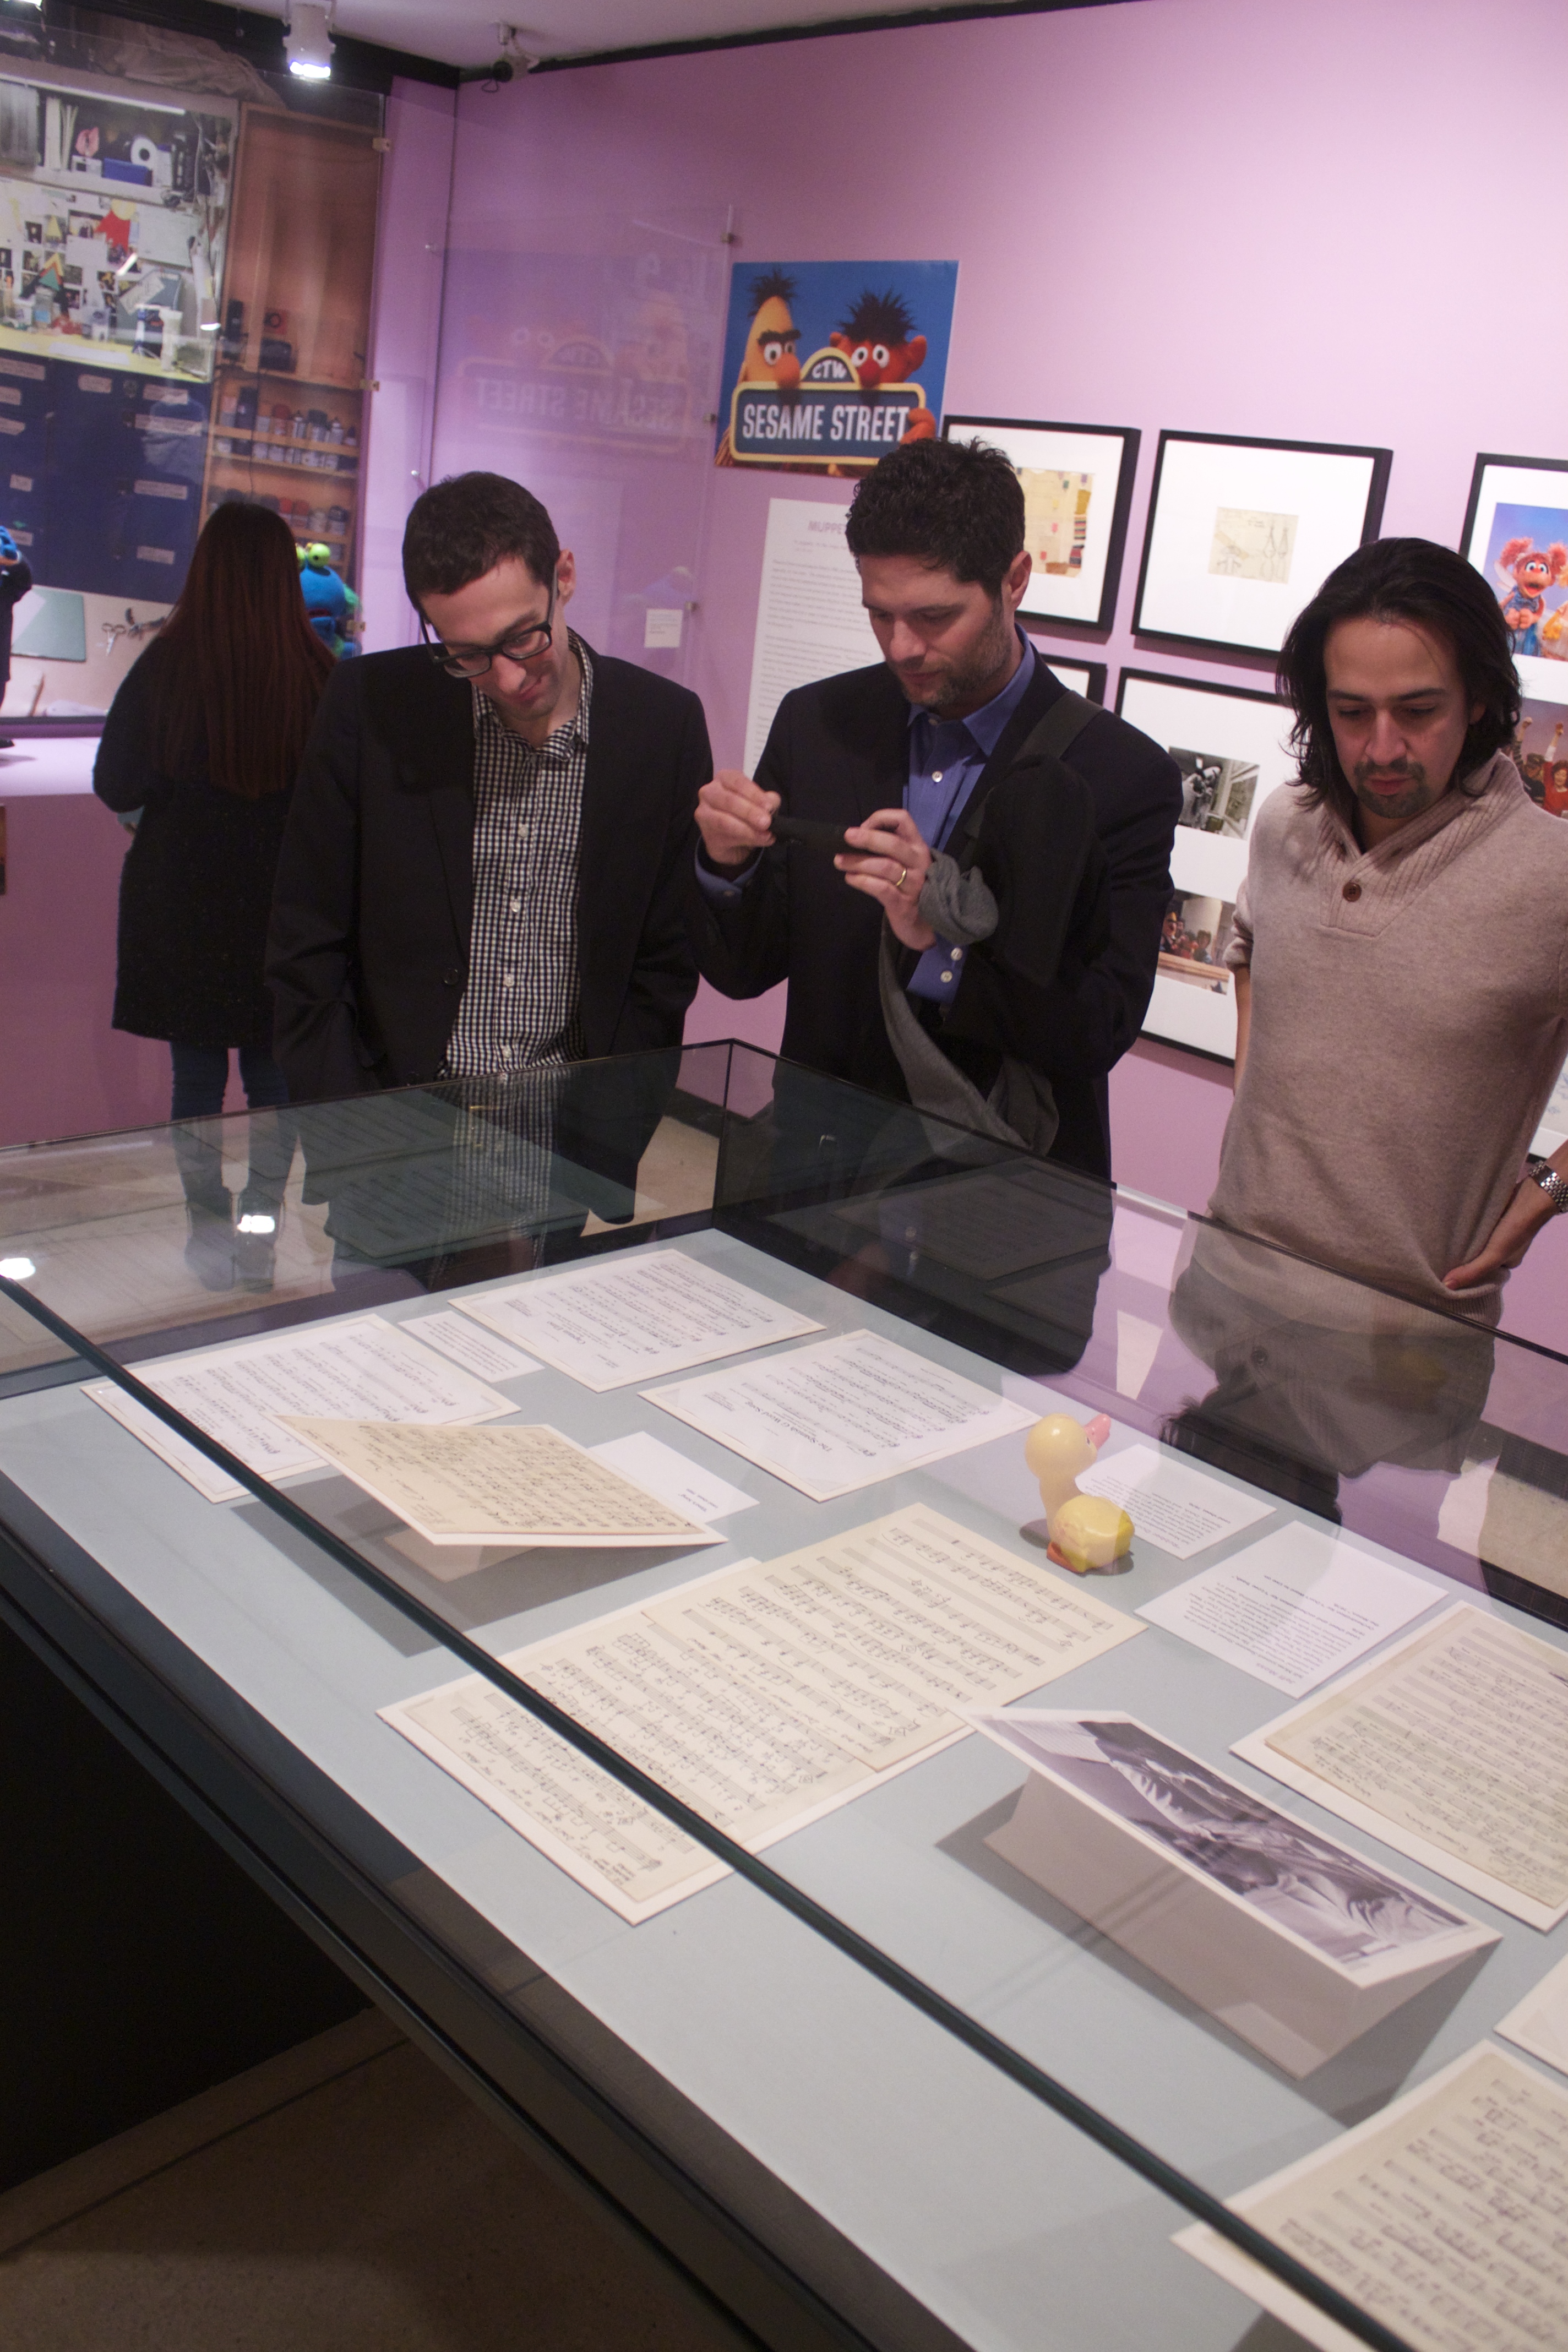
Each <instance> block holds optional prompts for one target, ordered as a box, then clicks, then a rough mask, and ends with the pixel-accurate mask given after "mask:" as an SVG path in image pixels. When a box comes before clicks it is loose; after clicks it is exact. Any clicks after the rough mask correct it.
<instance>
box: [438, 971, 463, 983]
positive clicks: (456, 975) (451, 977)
mask: <svg viewBox="0 0 1568 2352" xmlns="http://www.w3.org/2000/svg"><path fill="white" fill-rule="evenodd" d="M462 977H463V975H462V973H461V972H460V971H458V970H456V968H454V969H453V970H452V971H444V972H443V973H442V974H441V985H442V987H443V988H456V987H457V986H458V982H460V981H461V979H462Z"/></svg>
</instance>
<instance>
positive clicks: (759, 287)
mask: <svg viewBox="0 0 1568 2352" xmlns="http://www.w3.org/2000/svg"><path fill="white" fill-rule="evenodd" d="M957 279H958V265H957V263H956V262H946V261H921V262H838V261H835V262H794V263H770V264H767V265H764V266H755V267H751V268H747V267H741V268H737V269H736V271H735V275H734V278H733V280H732V282H731V291H730V317H729V327H728V331H727V334H726V338H725V352H724V377H723V383H724V393H723V399H722V404H721V408H720V412H719V420H718V421H719V440H718V446H717V449H716V450H715V452H714V463H715V464H716V465H719V466H764V467H782V468H787V469H788V470H789V471H791V472H805V473H815V474H856V473H860V472H863V471H864V470H865V469H866V468H867V467H869V466H874V465H875V464H876V462H877V460H878V458H879V457H885V456H886V454H887V452H888V451H889V449H892V448H896V447H898V446H899V445H900V443H901V442H905V441H917V440H922V439H926V440H929V439H931V438H934V436H935V434H936V430H937V422H938V418H939V417H940V415H941V413H942V386H943V383H944V381H945V378H946V373H947V354H948V347H949V342H950V340H951V336H952V305H953V296H954V293H955V291H956V288H957Z"/></svg>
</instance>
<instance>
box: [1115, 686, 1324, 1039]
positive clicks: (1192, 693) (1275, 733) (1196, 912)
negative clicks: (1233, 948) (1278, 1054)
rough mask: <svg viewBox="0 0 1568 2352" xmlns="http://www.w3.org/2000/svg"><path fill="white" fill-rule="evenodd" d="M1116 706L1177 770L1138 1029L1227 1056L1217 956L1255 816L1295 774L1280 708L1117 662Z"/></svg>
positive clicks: (1232, 992) (1230, 1015)
mask: <svg viewBox="0 0 1568 2352" xmlns="http://www.w3.org/2000/svg"><path fill="white" fill-rule="evenodd" d="M1116 710H1117V716H1118V717H1119V718H1121V719H1126V721H1127V723H1128V725H1129V726H1130V727H1139V728H1142V730H1143V732H1144V734H1145V735H1152V737H1153V739H1154V740H1155V742H1156V743H1158V744H1160V745H1162V746H1163V749H1164V750H1165V751H1169V753H1170V754H1171V757H1172V759H1173V760H1174V761H1175V763H1176V765H1177V767H1178V768H1179V769H1180V770H1181V772H1182V814H1181V816H1180V817H1179V818H1178V820H1177V823H1176V840H1175V846H1174V848H1173V850H1172V852H1171V882H1172V893H1171V905H1170V908H1169V911H1168V912H1167V914H1166V917H1165V929H1164V934H1163V939H1162V940H1161V944H1160V964H1159V970H1158V971H1157V973H1156V975H1155V980H1154V993H1153V995H1152V997H1151V999H1150V1001H1149V1010H1148V1012H1147V1013H1145V1014H1144V1016H1143V1034H1144V1035H1145V1036H1148V1037H1163V1038H1164V1039H1165V1040H1166V1041H1167V1042H1168V1043H1169V1044H1171V1045H1195V1046H1196V1047H1197V1048H1198V1049H1199V1051H1200V1052H1202V1053H1205V1054H1217V1055H1221V1056H1222V1057H1223V1058H1224V1059H1225V1060H1226V1061H1232V1062H1233V1061H1234V1060H1235V1059H1236V984H1235V982H1234V980H1233V978H1232V975H1231V974H1230V972H1229V971H1227V970H1226V965H1225V962H1224V956H1225V950H1226V947H1227V946H1228V945H1229V943H1230V939H1231V934H1232V931H1233V929H1234V927H1235V917H1236V901H1237V893H1238V892H1239V890H1240V888H1241V884H1242V878H1243V877H1244V876H1245V874H1246V872H1247V847H1248V844H1249V842H1250V840H1251V837H1252V828H1253V826H1254V824H1256V823H1257V821H1258V810H1259V809H1260V808H1261V807H1262V805H1263V803H1264V802H1265V801H1266V800H1267V799H1268V795H1269V793H1273V792H1278V791H1279V787H1280V785H1281V784H1288V783H1289V782H1292V781H1293V780H1294V778H1295V774H1296V761H1295V758H1294V756H1293V754H1292V752H1291V751H1290V748H1289V734H1290V712H1289V706H1288V705H1287V704H1285V703H1283V702H1280V701H1279V699H1278V698H1276V697H1275V696H1274V695H1272V694H1256V693H1253V692H1252V691H1251V690H1250V689H1249V688H1246V687H1239V686H1209V685H1206V684H1205V685H1199V684H1196V683H1194V682H1192V681H1189V680H1188V679H1186V678H1180V677H1156V676H1155V675H1154V674H1153V673H1152V672H1151V671H1149V670H1141V669H1124V670H1123V671H1122V673H1121V680H1120V682H1119V684H1118V686H1117V689H1116Z"/></svg>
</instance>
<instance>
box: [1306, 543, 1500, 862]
mask: <svg viewBox="0 0 1568 2352" xmlns="http://www.w3.org/2000/svg"><path fill="white" fill-rule="evenodd" d="M1342 621H1408V622H1410V623H1411V624H1413V625H1414V626H1415V627H1416V628H1419V629H1427V630H1430V631H1431V632H1432V634H1433V635H1436V636H1439V637H1441V638H1442V639H1443V640H1444V642H1445V643H1446V644H1447V645H1449V646H1452V647H1453V650H1454V658H1455V660H1456V661H1457V662H1458V666H1459V676H1460V678H1461V679H1462V681H1463V683H1464V689H1465V704H1466V708H1467V709H1468V708H1469V706H1470V705H1471V704H1473V703H1477V702H1479V703H1480V704H1481V706H1482V709H1481V715H1480V717H1479V719H1475V720H1474V721H1473V722H1472V723H1471V726H1470V729H1469V731H1468V734H1467V735H1466V737H1465V740H1464V745H1463V748H1462V749H1461V751H1460V753H1459V758H1458V765H1457V767H1456V768H1455V771H1454V773H1455V777H1456V779H1457V781H1458V786H1459V789H1460V790H1461V791H1463V790H1464V789H1465V787H1466V780H1467V779H1468V777H1470V776H1473V775H1474V774H1475V773H1476V772H1477V771H1478V770H1479V769H1480V768H1483V767H1485V765H1486V763H1487V761H1489V760H1490V759H1491V757H1492V755H1493V753H1494V752H1497V751H1502V750H1504V749H1505V747H1506V746H1507V745H1508V744H1510V743H1511V742H1512V740H1513V736H1514V730H1515V729H1516V728H1517V727H1518V725H1519V711H1520V691H1519V675H1518V672H1517V671H1516V670H1515V668H1514V666H1513V639H1512V637H1511V636H1510V634H1509V629H1508V624H1507V623H1506V621H1505V620H1504V619H1503V616H1502V607H1501V605H1500V604H1499V603H1498V600H1497V598H1496V597H1495V596H1494V595H1493V594H1492V592H1491V590H1490V589H1489V587H1488V585H1487V583H1486V582H1485V580H1484V579H1483V578H1482V576H1481V574H1480V573H1479V572H1478V571H1477V570H1476V568H1475V565H1474V564H1473V563H1467V562H1466V561H1465V559H1464V557H1463V556H1462V555H1456V554H1455V552H1454V551H1453V549H1452V548H1451V547H1439V546H1438V545H1437V544H1436V541H1434V540H1430V539H1378V540H1374V541H1373V542H1372V544H1371V546H1370V547H1358V548H1357V550H1356V551H1355V553H1354V554H1353V555H1348V556H1347V557H1346V558H1345V560H1344V562H1342V564H1341V565H1340V566H1339V567H1338V569H1337V570H1336V571H1333V572H1330V574H1329V576H1328V578H1327V579H1326V580H1325V581H1324V583H1323V584H1322V586H1321V588H1320V589H1319V591H1318V593H1317V594H1316V595H1315V596H1314V597H1313V599H1312V601H1311V603H1310V604H1308V605H1305V606H1304V607H1303V608H1302V610H1301V611H1300V613H1298V614H1297V615H1296V618H1295V620H1294V621H1293V622H1292V623H1291V625H1290V630H1289V635H1288V636H1287V637H1286V639H1285V643H1284V645H1283V646H1282V647H1281V649H1280V654H1279V691H1280V693H1281V694H1282V695H1283V696H1284V697H1285V699H1286V700H1287V701H1288V702H1289V705H1290V708H1291V709H1292V710H1294V712H1295V714H1296V723H1295V725H1294V727H1293V728H1292V729H1291V730H1290V744H1291V748H1292V750H1293V751H1295V753H1296V755H1297V758H1298V760H1299V761H1300V779H1301V782H1302V783H1303V784H1305V786H1306V787H1307V793H1306V798H1307V804H1308V806H1309V807H1310V808H1319V807H1321V806H1323V805H1325V804H1326V805H1327V806H1328V807H1329V808H1331V809H1332V811H1333V812H1334V814H1335V815H1336V816H1337V817H1338V818H1339V819H1340V821H1341V823H1342V824H1344V825H1345V826H1346V827H1347V828H1348V829H1349V830H1352V831H1353V830H1354V827H1353V824H1352V813H1353V811H1354V808H1355V794H1354V793H1352V790H1351V788H1350V784H1349V782H1348V781H1347V779H1346V777H1345V774H1344V772H1343V771H1342V768H1341V766H1340V761H1339V754H1338V752H1337V751H1335V749H1334V735H1333V729H1332V728H1331V725H1330V723H1329V697H1328V685H1327V672H1326V667H1325V664H1324V650H1325V648H1326V646H1327V644H1328V638H1329V632H1330V630H1331V629H1333V628H1337V627H1338V626H1339V624H1340V623H1341V622H1342Z"/></svg>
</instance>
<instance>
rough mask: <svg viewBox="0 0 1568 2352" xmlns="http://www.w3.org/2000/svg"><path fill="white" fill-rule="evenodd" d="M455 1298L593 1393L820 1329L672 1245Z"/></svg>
mask: <svg viewBox="0 0 1568 2352" xmlns="http://www.w3.org/2000/svg"><path fill="white" fill-rule="evenodd" d="M457 1304H458V1306H459V1307H461V1308H462V1310H463V1313H464V1314H465V1315H471V1316H472V1317H473V1318H474V1320H475V1321H476V1322H478V1323H483V1324H485V1325H487V1326H488V1327H489V1329H490V1330H492V1331H499V1332H500V1336H501V1338H502V1339H510V1340H512V1341H514V1342H515V1343H516V1345H517V1346H518V1347H520V1348H524V1349H527V1350H528V1352H529V1353H530V1354H531V1355H534V1356H538V1357H539V1358H541V1360H542V1361H543V1362H545V1363H547V1364H552V1365H553V1366H554V1367H555V1370H557V1371H558V1372H567V1373H569V1374H570V1375H571V1377H572V1379H573V1380H574V1381H582V1383H583V1386H584V1388H588V1389H600V1390H602V1389H618V1388H623V1387H625V1385H626V1382H627V1381H648V1380H662V1379H663V1377H664V1375H665V1374H666V1373H667V1372H680V1371H685V1370H688V1368H689V1366H690V1365H692V1364H710V1363H712V1362H713V1360H714V1359H715V1358H716V1357H719V1356H739V1355H743V1354H744V1353H746V1352H747V1351H748V1350H749V1349H752V1348H766V1347H770V1346H771V1345H772V1344H773V1341H774V1340H776V1339H800V1338H801V1337H803V1336H804V1334H805V1332H807V1331H820V1330H821V1328H822V1326H821V1324H820V1323H814V1322H813V1321H812V1319H811V1318H810V1316H809V1315H796V1314H795V1312H794V1310H793V1309H792V1308H790V1307H780V1306H779V1305H778V1303H777V1302H776V1300H774V1299H772V1298H764V1297H763V1294H762V1293H761V1291H757V1290H748V1289H747V1287H746V1286H745V1285H744V1283H740V1282H735V1281H732V1280H731V1277H730V1276H729V1275H727V1274H721V1273H719V1271H718V1270H717V1268H716V1267H714V1266H710V1265H704V1264H703V1262H702V1261H701V1259H700V1258H694V1257H688V1256H687V1255H686V1254H685V1252H684V1251H682V1250H673V1249H670V1250H649V1251H648V1252H647V1255H637V1256H635V1257H626V1258H619V1257H617V1258H613V1259H611V1258H601V1259H599V1260H597V1261H596V1262H595V1264H593V1265H585V1266H575V1267H574V1268H573V1269H572V1270H571V1272H570V1273H567V1274H547V1275H535V1276H532V1277H531V1279H529V1280H528V1281H524V1282H518V1283H513V1284H511V1285H510V1286H508V1287H506V1288H505V1289H501V1290H480V1291H476V1292H475V1293H474V1295H473V1296H472V1297H466V1298H459V1299H458V1302H457Z"/></svg>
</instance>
